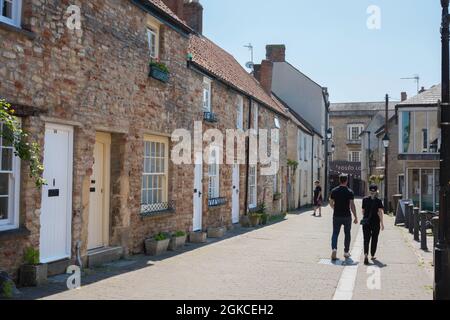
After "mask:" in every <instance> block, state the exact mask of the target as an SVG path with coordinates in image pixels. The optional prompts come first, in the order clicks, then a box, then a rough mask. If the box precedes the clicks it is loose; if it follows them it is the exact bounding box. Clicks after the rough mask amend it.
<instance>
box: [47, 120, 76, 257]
mask: <svg viewBox="0 0 450 320" xmlns="http://www.w3.org/2000/svg"><path fill="white" fill-rule="evenodd" d="M44 149H45V150H44V179H45V180H46V181H47V185H45V186H43V188H42V207H41V218H40V222H41V230H40V259H41V263H49V262H54V261H58V260H62V259H67V258H70V257H71V231H72V230H71V229H72V214H71V213H72V172H73V168H72V166H73V128H72V127H68V126H60V125H54V124H46V126H45V145H44Z"/></svg>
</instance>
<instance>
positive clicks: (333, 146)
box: [331, 144, 336, 154]
mask: <svg viewBox="0 0 450 320" xmlns="http://www.w3.org/2000/svg"><path fill="white" fill-rule="evenodd" d="M335 152H336V146H335V145H334V144H333V145H332V146H331V154H333V153H335Z"/></svg>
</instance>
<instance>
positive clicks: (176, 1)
mask: <svg viewBox="0 0 450 320" xmlns="http://www.w3.org/2000/svg"><path fill="white" fill-rule="evenodd" d="M163 2H164V4H165V5H166V6H168V7H169V9H170V10H172V12H173V13H175V14H176V15H177V16H178V17H179V18H181V19H183V16H184V0H163Z"/></svg>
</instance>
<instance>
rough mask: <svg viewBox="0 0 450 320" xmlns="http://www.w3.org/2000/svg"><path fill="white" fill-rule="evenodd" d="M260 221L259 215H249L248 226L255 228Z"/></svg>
mask: <svg viewBox="0 0 450 320" xmlns="http://www.w3.org/2000/svg"><path fill="white" fill-rule="evenodd" d="M260 219H261V216H260V215H256V214H255V215H251V216H250V225H251V226H252V227H257V226H258V225H259V221H260Z"/></svg>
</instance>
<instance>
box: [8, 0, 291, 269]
mask: <svg viewBox="0 0 450 320" xmlns="http://www.w3.org/2000/svg"><path fill="white" fill-rule="evenodd" d="M17 1H18V0H14V1H13V2H15V3H16V2H17ZM20 2H21V4H22V9H23V10H22V15H19V16H20V17H21V19H20V22H19V23H18V24H17V25H14V24H10V23H4V22H0V42H1V43H2V48H1V51H0V76H1V77H2V81H1V83H0V97H2V98H5V99H6V100H7V101H8V102H10V103H11V104H12V105H13V107H14V109H15V110H17V115H18V116H20V117H21V119H22V126H23V128H24V130H26V131H27V132H29V133H30V134H31V138H32V139H33V140H34V141H37V142H38V143H39V144H40V145H41V146H42V150H41V152H42V154H41V156H42V159H43V163H44V165H45V172H44V178H46V180H47V182H48V185H46V186H44V187H43V188H42V190H38V189H36V187H35V185H34V181H33V180H32V179H30V178H29V171H28V168H27V164H26V163H24V162H20V161H18V159H15V158H11V160H10V161H11V168H7V170H5V172H2V174H4V175H5V177H7V178H9V179H10V181H11V183H10V184H9V190H8V196H9V199H10V200H9V205H8V206H6V205H4V204H3V207H2V214H1V219H0V221H1V225H0V269H2V270H6V271H7V272H9V273H11V274H12V275H13V276H16V275H17V273H16V271H17V269H18V267H19V266H20V265H21V264H22V263H23V252H24V250H25V248H27V247H34V248H36V249H40V253H41V262H43V263H53V262H55V261H56V262H57V261H67V262H68V263H72V262H73V261H74V260H75V259H76V258H77V255H78V252H79V253H80V256H81V258H82V260H83V263H85V264H89V259H90V254H91V253H92V252H93V250H94V249H97V248H100V249H101V248H113V249H114V248H117V249H118V250H119V253H120V255H129V254H134V253H140V252H142V251H143V240H144V239H145V238H147V237H149V236H153V235H155V234H157V233H159V232H173V231H178V230H181V231H187V232H189V231H193V230H194V231H196V230H197V229H199V230H206V229H208V228H209V227H216V226H228V227H229V226H231V225H232V224H233V223H235V222H236V221H233V213H232V204H233V199H234V198H233V197H232V193H233V190H235V188H236V186H233V180H232V176H233V175H232V174H231V172H232V167H231V166H228V165H222V166H220V169H219V170H218V171H219V173H218V175H219V179H217V180H218V187H217V188H218V189H219V190H220V191H219V193H218V195H219V197H220V198H223V200H224V201H223V202H220V203H218V204H219V205H217V203H214V206H212V205H211V202H210V200H211V199H209V197H208V196H207V195H208V193H209V190H210V182H211V179H210V171H209V169H210V168H209V167H208V166H207V165H204V166H203V168H202V170H201V171H200V172H201V176H200V177H199V179H196V172H197V171H196V169H195V165H194V164H192V163H190V164H185V163H183V164H175V163H174V162H172V161H170V160H171V156H172V155H173V154H170V150H172V148H173V147H174V146H175V145H176V144H177V142H176V141H172V139H171V135H172V133H173V132H174V131H175V130H176V129H184V130H185V132H187V133H189V134H190V135H191V137H192V138H193V136H194V132H195V121H197V122H199V123H201V124H202V125H203V132H205V131H206V130H207V129H211V128H217V129H220V130H224V129H234V128H236V123H237V119H238V118H240V119H242V123H243V126H244V127H245V126H248V125H249V123H250V122H251V121H249V115H251V111H250V109H249V107H250V106H251V105H253V103H254V101H255V102H257V103H258V104H259V105H260V112H259V117H260V121H259V125H260V127H261V128H262V127H265V126H268V127H270V128H273V123H274V122H273V121H274V120H273V118H274V117H275V116H276V117H279V119H280V123H281V130H282V132H281V133H280V137H281V139H280V144H281V148H280V149H281V150H282V151H281V153H282V154H283V152H285V150H286V140H285V137H286V134H285V132H283V130H286V129H285V128H286V125H285V122H286V120H285V119H286V116H285V115H284V110H283V109H281V108H279V106H277V105H276V103H275V102H274V100H272V99H271V97H270V95H268V94H266V93H265V92H264V90H263V89H262V88H261V87H260V86H259V84H258V83H257V82H256V81H254V80H253V79H252V77H251V76H249V75H248V74H247V76H248V77H247V78H245V77H244V79H246V80H245V81H244V83H243V84H242V77H241V78H240V79H241V80H240V81H241V82H239V80H235V79H233V80H232V81H228V79H227V78H226V77H224V76H223V75H220V74H215V73H214V72H213V71H214V70H213V71H212V72H211V73H208V72H206V73H205V72H202V71H204V70H200V69H201V68H199V67H201V66H202V65H205V64H204V62H205V61H203V60H201V57H199V55H198V54H197V55H196V54H195V52H194V51H195V48H196V45H195V42H196V41H197V40H199V39H200V37H201V36H200V35H199V31H200V32H201V30H194V29H193V28H198V26H199V25H201V24H199V21H201V19H200V18H199V17H196V19H192V21H194V20H195V21H197V24H196V25H193V26H188V25H187V24H186V23H185V22H184V20H186V21H190V20H191V19H186V17H183V18H184V19H181V18H180V17H179V16H177V15H176V14H175V13H174V12H173V11H172V10H170V9H169V8H168V7H167V6H166V5H165V4H164V2H163V1H160V0H151V1H112V0H100V1H96V2H95V3H94V2H85V1H75V2H74V3H73V4H74V5H77V6H78V7H79V8H80V13H81V16H80V18H81V20H80V22H81V28H80V29H79V30H78V29H76V28H75V29H74V30H72V29H71V28H68V27H67V25H66V21H68V20H67V19H69V18H70V12H69V13H67V9H68V8H67V7H68V4H67V3H65V2H55V1H40V2H35V1H31V0H29V1H28V0H23V1H20ZM177 3H178V5H179V6H181V2H180V1H178V2H177ZM167 4H169V5H170V1H167ZM187 5H189V6H192V5H193V6H197V7H196V9H197V10H194V9H195V7H194V8H191V7H190V8H189V10H188V11H187V12H190V14H192V12H194V13H195V14H201V13H202V12H203V8H202V7H201V5H200V4H199V3H198V2H194V4H192V3H191V2H189V3H187ZM188 18H191V17H188ZM71 21H72V20H71ZM149 52H150V55H149ZM150 56H151V57H150ZM151 59H152V60H158V61H160V62H162V63H164V64H165V65H166V66H167V68H168V69H169V71H170V79H169V81H168V82H167V83H165V82H162V81H159V80H157V79H155V78H153V77H149V61H150V60H151ZM211 59H214V57H211V56H208V57H207V61H210V60H211ZM216 61H217V60H216ZM236 63H237V62H236ZM241 69H242V68H241ZM240 72H241V71H240ZM244 73H245V71H244ZM205 76H206V77H207V78H210V79H211V87H210V88H209V92H210V97H212V101H211V100H210V101H211V108H212V109H213V110H214V111H213V112H214V113H215V115H216V116H217V119H219V121H218V122H214V123H212V122H208V121H204V120H205V119H207V120H208V119H209V118H206V115H205V110H204V106H205ZM249 81H250V82H249ZM248 83H250V85H249V84H248ZM239 97H243V99H242V100H243V104H242V109H240V108H238V107H236V105H237V104H239ZM247 115H248V116H247ZM209 120H210V119H209ZM204 145H206V142H205V143H204ZM187 153H189V152H187ZM190 155H191V156H190V157H189V154H188V158H191V159H193V158H194V152H193V150H191V152H190ZM285 161H286V160H285V155H283V156H282V159H281V167H282V168H281V171H280V172H281V173H280V177H281V178H280V181H281V184H280V186H281V188H284V186H285V179H286V178H285V175H286V164H285ZM247 172H248V168H247V166H246V165H245V164H244V165H241V166H240V173H239V181H238V184H239V185H238V188H239V189H240V190H241V195H240V197H239V198H238V199H239V200H238V201H239V204H238V206H237V207H238V212H237V216H238V220H239V217H240V216H242V215H243V214H245V213H246V212H247V210H246V207H245V206H246V203H247V202H248V201H247V199H246V197H245V195H246V194H247V193H246V192H243V190H245V189H246V175H247ZM196 180H198V181H199V183H200V185H199V186H200V187H199V186H197V185H196ZM217 180H215V181H217ZM258 180H259V181H260V182H259V184H258V189H259V192H260V193H259V194H258V197H259V199H262V194H264V193H263V191H264V190H266V189H270V186H272V184H273V179H272V181H270V179H264V178H261V179H258ZM198 188H201V189H202V190H200V191H203V192H199V190H198ZM194 189H196V190H197V191H196V192H193V191H194ZM284 190H285V189H281V191H282V192H284ZM202 194H204V195H203V197H202V198H201V199H202V200H201V202H200V205H199V204H198V203H197V204H196V201H195V199H196V197H198V195H200V196H202ZM267 197H268V200H270V199H269V198H270V192H268V193H267ZM267 202H270V201H267ZM272 202H273V201H272ZM272 202H270V203H269V205H270V208H272V209H273V210H275V209H277V205H275V204H272ZM196 205H197V208H200V209H199V210H200V211H199V213H198V214H199V217H200V219H198V218H199V217H196V216H195V215H196V213H195V206H196ZM285 206H286V205H285V201H284V200H281V206H280V210H284V208H285ZM193 208H194V209H193ZM5 210H6V211H5ZM3 211H4V212H3ZM193 211H194V213H193ZM275 211H278V210H275ZM196 219H197V220H196ZM196 221H197V223H198V221H200V226H199V227H198V228H196V227H195V224H196ZM94 251H95V250H94Z"/></svg>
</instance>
